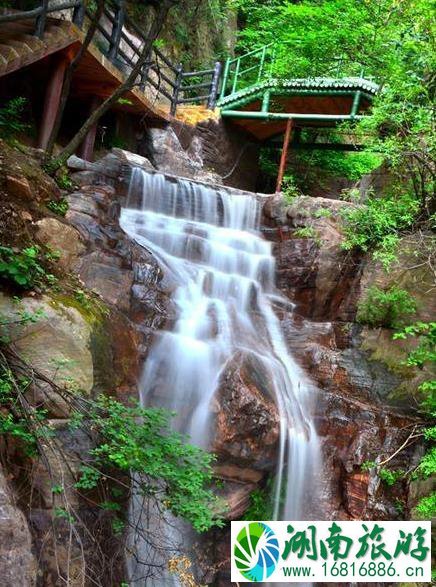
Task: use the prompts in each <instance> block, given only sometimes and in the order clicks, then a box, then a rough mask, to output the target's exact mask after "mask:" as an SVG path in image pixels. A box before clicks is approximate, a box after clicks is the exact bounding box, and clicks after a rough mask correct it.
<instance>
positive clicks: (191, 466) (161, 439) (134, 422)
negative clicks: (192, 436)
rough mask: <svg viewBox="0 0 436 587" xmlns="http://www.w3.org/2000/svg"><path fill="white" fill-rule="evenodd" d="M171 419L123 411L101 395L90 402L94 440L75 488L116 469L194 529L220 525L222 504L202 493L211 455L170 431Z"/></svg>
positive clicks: (147, 410)
mask: <svg viewBox="0 0 436 587" xmlns="http://www.w3.org/2000/svg"><path fill="white" fill-rule="evenodd" d="M170 416H171V414H170V413H169V412H167V411H165V410H161V409H156V408H141V407H139V406H135V407H126V406H124V405H123V404H121V403H120V402H118V401H116V400H114V399H111V398H108V397H105V396H101V397H100V398H98V400H97V401H96V402H92V403H91V404H90V406H89V419H90V422H91V427H92V430H93V431H94V432H96V433H97V438H98V442H97V446H96V448H94V449H93V450H92V451H91V458H92V460H91V462H90V463H89V464H88V465H86V467H85V468H84V469H83V471H82V473H83V475H82V478H81V479H80V480H79V482H78V484H77V485H76V486H77V487H79V488H80V487H81V488H86V489H91V488H92V487H94V486H96V485H97V482H98V480H99V477H100V474H99V473H96V472H98V471H102V470H104V469H105V468H106V467H115V468H117V469H119V470H121V471H125V472H126V473H129V472H130V473H133V474H135V473H136V474H139V475H140V476H141V478H142V482H141V484H140V490H141V491H142V492H143V493H145V494H147V495H149V496H150V497H151V496H153V497H156V498H157V499H158V500H159V501H160V502H161V503H162V504H164V506H165V507H166V508H167V509H169V510H171V512H172V513H173V514H175V515H176V516H181V517H183V518H185V519H186V520H188V521H189V522H191V523H192V525H193V526H194V528H195V529H196V530H198V531H204V530H208V529H209V528H210V527H212V526H214V525H222V522H221V520H220V515H221V514H222V512H223V507H222V504H220V503H219V502H218V500H217V499H216V497H215V496H214V494H213V493H212V491H211V490H209V489H207V487H208V485H210V483H211V480H212V468H211V462H212V460H213V456H212V455H211V454H209V453H207V452H205V451H203V450H202V449H200V448H198V447H196V446H193V445H191V444H188V443H187V439H186V438H184V437H183V436H181V435H180V434H178V433H177V432H174V431H172V430H171V428H170Z"/></svg>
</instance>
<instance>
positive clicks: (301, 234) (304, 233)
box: [294, 226, 317, 238]
mask: <svg viewBox="0 0 436 587" xmlns="http://www.w3.org/2000/svg"><path fill="white" fill-rule="evenodd" d="M294 236H295V237H296V238H316V236H317V232H316V230H315V229H314V228H313V226H303V227H302V228H297V230H295V231H294Z"/></svg>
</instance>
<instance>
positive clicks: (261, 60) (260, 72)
mask: <svg viewBox="0 0 436 587" xmlns="http://www.w3.org/2000/svg"><path fill="white" fill-rule="evenodd" d="M265 55H266V45H265V47H263V49H262V53H261V56H260V65H259V73H258V74H257V81H258V82H260V80H261V78H262V73H263V65H264V63H265Z"/></svg>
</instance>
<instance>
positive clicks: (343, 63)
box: [233, 0, 436, 229]
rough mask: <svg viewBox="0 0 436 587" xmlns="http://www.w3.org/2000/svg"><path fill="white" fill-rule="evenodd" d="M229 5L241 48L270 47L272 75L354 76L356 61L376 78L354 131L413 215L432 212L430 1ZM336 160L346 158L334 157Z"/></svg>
mask: <svg viewBox="0 0 436 587" xmlns="http://www.w3.org/2000/svg"><path fill="white" fill-rule="evenodd" d="M233 4H234V5H235V6H236V7H237V8H238V9H239V11H240V15H241V20H242V22H243V24H244V27H243V30H242V31H241V34H240V38H239V50H240V51H241V52H245V51H247V50H251V49H253V48H256V47H260V46H263V45H265V44H268V43H273V47H271V49H270V54H271V55H272V54H274V65H273V68H272V73H273V75H275V76H278V77H284V78H297V77H310V76H314V75H315V76H316V75H320V76H326V75H327V76H328V75H335V76H341V75H360V73H361V69H360V65H358V64H357V63H356V62H359V64H361V66H362V67H363V70H364V75H365V77H371V76H373V77H374V79H375V80H376V81H377V82H378V83H379V84H380V86H381V88H382V89H381V91H380V93H379V95H378V97H377V98H376V100H375V102H374V105H373V108H372V112H371V114H370V115H369V116H367V117H366V118H365V119H364V120H363V121H362V122H361V123H359V125H358V127H357V129H354V130H357V132H358V134H362V137H363V140H364V142H365V143H366V144H367V145H368V151H369V152H373V153H375V154H381V155H382V157H383V159H384V161H385V163H386V165H387V166H388V168H389V169H390V171H391V173H392V174H394V176H395V177H396V179H397V183H398V185H399V186H401V190H400V191H402V194H403V195H404V196H408V198H409V202H410V204H411V206H412V208H413V211H414V213H415V208H416V207H417V208H418V212H419V216H420V218H421V219H426V218H429V217H430V216H431V215H432V214H434V212H435V210H436V197H435V184H434V180H435V167H434V150H435V139H434V137H435V133H434V117H433V102H434V94H435V78H434V71H435V67H434V66H435V60H436V58H435V55H436V53H435V51H434V45H435V39H434V31H435V30H436V27H435V26H434V24H435V23H434V4H433V2H432V1H431V0H415V1H414V2H398V1H397V0H367V1H365V2H355V1H354V0H303V1H301V2H289V1H288V0H263V1H259V0H233ZM338 59H339V62H338ZM337 158H338V159H341V158H342V159H343V160H345V158H344V157H343V156H342V155H339V154H338V155H337ZM337 164H338V165H339V163H337ZM400 195H401V194H400ZM397 196H398V194H397ZM414 200H415V202H416V204H415V203H414V202H413V201H414ZM399 229H401V227H399Z"/></svg>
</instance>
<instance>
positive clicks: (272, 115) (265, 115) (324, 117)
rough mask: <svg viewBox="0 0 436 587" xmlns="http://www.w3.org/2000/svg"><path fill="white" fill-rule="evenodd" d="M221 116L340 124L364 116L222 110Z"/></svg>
mask: <svg viewBox="0 0 436 587" xmlns="http://www.w3.org/2000/svg"><path fill="white" fill-rule="evenodd" d="M221 116H223V117H225V118H259V119H261V120H288V119H289V118H293V119H295V120H321V121H325V122H329V121H332V122H340V121H341V120H361V119H362V118H363V116H361V115H359V116H354V117H352V116H351V114H338V115H337V114H298V113H295V112H290V113H286V114H285V113H283V112H259V111H256V112H251V111H249V110H221Z"/></svg>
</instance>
